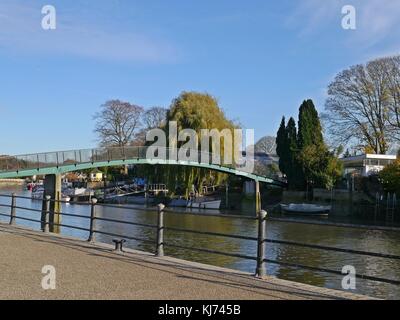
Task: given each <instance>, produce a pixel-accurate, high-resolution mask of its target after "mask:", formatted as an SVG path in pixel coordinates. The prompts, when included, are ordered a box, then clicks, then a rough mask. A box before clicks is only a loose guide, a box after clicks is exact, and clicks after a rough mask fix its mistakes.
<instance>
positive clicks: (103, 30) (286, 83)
mask: <svg viewBox="0 0 400 320" xmlns="http://www.w3.org/2000/svg"><path fill="white" fill-rule="evenodd" d="M47 4H50V5H53V6H54V7H55V8H56V10H57V29H56V30H50V31H44V30H43V29H42V28H41V19H42V17H43V15H42V14H41V9H42V7H43V6H44V5H47ZM345 4H352V5H354V6H355V8H356V10H357V29H356V30H344V29H343V28H342V27H341V19H342V13H341V8H342V6H343V5H345ZM399 27H400V3H399V2H398V1H392V0H364V1H362V0H354V1H351V0H346V1H341V0H325V1H320V0H304V1H294V0H281V1H255V0H253V1H251V0H250V1H231V0H230V1H226V0H218V1H216V0H214V1H209V0H202V1H194V0H192V1H190V0H186V1H185V0H168V1H165V0H160V1H155V0H154V1H132V0H119V1H118V0H108V1H101V0H76V1H61V0H58V1H56V0H46V1H29V0H24V1H22V0H2V1H1V3H0V154H21V153H30V152H38V151H52V150H62V149H73V148H88V147H92V146H96V144H97V142H96V137H95V135H94V133H93V121H92V116H93V114H94V113H95V112H96V111H97V110H98V108H99V106H100V105H101V104H102V103H104V102H105V101H106V100H109V99H114V98H118V99H122V100H126V101H129V102H132V103H135V104H138V105H142V106H144V107H151V106H169V104H170V102H171V100H172V99H173V98H174V97H176V96H177V95H179V93H180V92H182V91H184V90H186V91H188V90H196V91H201V92H208V93H210V94H212V95H214V96H216V97H217V98H218V100H219V102H220V105H221V106H222V107H223V108H224V110H225V112H226V114H227V116H228V117H230V118H233V119H238V120H240V122H241V123H242V124H243V126H244V127H245V128H253V129H255V134H256V138H259V137H261V136H263V135H273V134H275V132H276V130H277V127H278V126H279V122H280V119H281V117H282V115H286V116H297V109H298V107H299V105H300V103H301V102H302V100H304V99H307V98H312V99H313V100H314V101H315V103H316V105H317V107H318V109H319V110H320V111H322V110H323V105H324V100H325V97H326V87H327V85H328V84H329V82H330V81H331V80H332V79H333V77H334V76H335V74H336V73H337V72H339V71H340V70H342V69H344V68H347V67H348V66H350V65H353V64H356V63H363V62H365V61H367V60H369V59H372V58H374V57H379V56H384V55H392V54H397V53H398V52H399V49H400V44H399V43H400V42H399V40H400V39H399V38H400V33H399V32H398V30H399Z"/></svg>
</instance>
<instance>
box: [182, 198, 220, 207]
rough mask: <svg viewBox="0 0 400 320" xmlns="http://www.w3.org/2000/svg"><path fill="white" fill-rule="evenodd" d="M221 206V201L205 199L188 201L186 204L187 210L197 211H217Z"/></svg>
mask: <svg viewBox="0 0 400 320" xmlns="http://www.w3.org/2000/svg"><path fill="white" fill-rule="evenodd" d="M220 206H221V200H218V199H217V200H211V199H207V198H196V199H193V200H189V201H188V203H187V207H188V208H198V209H219V208H220Z"/></svg>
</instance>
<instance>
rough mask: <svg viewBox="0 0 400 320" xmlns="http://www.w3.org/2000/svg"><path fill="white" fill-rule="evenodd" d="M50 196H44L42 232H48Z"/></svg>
mask: <svg viewBox="0 0 400 320" xmlns="http://www.w3.org/2000/svg"><path fill="white" fill-rule="evenodd" d="M50 199H51V197H50V196H46V211H45V213H44V228H43V232H45V233H49V232H50Z"/></svg>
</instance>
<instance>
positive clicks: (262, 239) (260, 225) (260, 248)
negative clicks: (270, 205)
mask: <svg viewBox="0 0 400 320" xmlns="http://www.w3.org/2000/svg"><path fill="white" fill-rule="evenodd" d="M0 198H8V199H10V204H0V208H8V209H9V210H10V211H9V214H5V213H0V217H6V218H9V223H10V225H15V224H17V221H18V220H25V221H30V222H37V223H40V224H41V228H42V230H43V231H44V232H49V231H51V230H53V229H54V227H59V228H60V227H63V228H67V229H74V230H81V231H85V232H87V233H88V241H91V242H94V241H96V234H102V235H106V236H111V237H116V239H114V240H115V241H120V240H122V239H129V240H135V241H140V242H144V243H150V244H153V245H154V251H153V253H155V254H156V255H158V256H163V255H164V248H165V247H166V248H168V247H170V248H176V249H180V250H189V251H198V252H203V253H207V254H213V255H222V256H229V257H235V258H240V259H244V260H252V261H255V264H256V266H255V274H256V275H257V276H260V277H262V276H264V275H266V270H267V269H266V266H267V264H276V265H280V266H286V267H290V268H295V269H301V270H309V271H314V272H321V273H328V274H334V275H339V276H342V277H343V276H344V274H343V273H342V271H341V270H333V269H329V268H321V267H315V266H308V265H303V264H300V263H296V262H293V261H294V259H291V261H284V260H282V259H268V258H267V256H266V245H267V244H279V245H282V246H290V247H299V248H300V247H301V248H309V249H314V250H321V251H330V252H338V253H346V254H350V255H361V256H367V257H376V258H382V259H390V260H391V261H396V262H397V261H399V260H400V256H397V255H392V254H385V253H380V252H367V251H360V250H353V249H348V248H337V247H331V246H323V245H313V244H309V243H301V242H296V241H286V240H277V239H270V238H267V234H266V231H267V227H268V226H267V223H268V220H269V219H268V218H267V213H266V212H265V211H261V212H260V213H259V215H258V217H244V216H234V215H221V214H209V213H207V214H203V213H195V214H194V215H196V216H206V217H211V216H217V217H219V218H224V219H232V218H235V219H241V220H243V221H244V220H248V221H254V222H256V223H257V237H252V236H248V235H238V234H226V233H219V232H208V231H201V230H194V229H185V228H178V227H173V226H169V225H167V224H166V223H165V220H164V218H165V215H168V214H169V212H170V211H169V210H168V209H165V207H164V206H163V205H161V204H160V205H158V218H157V224H147V223H138V222H133V221H127V220H120V219H114V218H106V217H104V216H103V215H99V214H97V213H96V212H97V211H96V209H97V208H98V207H99V206H101V207H104V208H107V207H110V208H114V209H119V210H145V211H154V210H155V209H154V208H137V207H135V208H133V207H122V206H118V205H112V204H100V203H97V201H96V200H95V199H93V201H92V203H91V204H87V203H77V204H79V205H84V206H90V216H88V215H82V214H76V213H70V212H68V213H66V212H61V213H59V214H60V215H61V216H67V217H74V218H77V219H83V220H85V221H89V225H90V226H89V228H84V227H80V226H76V225H68V224H64V223H55V222H52V221H51V219H50V215H51V214H52V213H51V212H50V207H51V206H50V203H51V202H59V203H63V202H64V201H56V200H51V199H50V198H49V197H47V198H46V199H43V202H44V204H45V205H44V209H43V210H39V209H32V208H30V207H24V206H21V205H19V204H18V199H25V200H26V199H30V198H29V197H22V196H16V195H15V194H12V195H8V194H0ZM17 210H27V211H29V212H32V213H36V214H38V215H40V218H35V219H32V218H27V217H23V216H19V215H18V214H17ZM171 213H172V212H171ZM173 214H183V215H191V214H192V213H188V212H177V211H173ZM98 221H100V222H103V223H110V224H122V225H133V226H137V227H140V228H145V229H151V230H154V231H155V237H154V239H149V238H147V239H145V238H140V237H139V236H137V235H136V234H130V233H129V234H127V233H113V232H108V231H104V229H102V228H98V226H97V225H96V222H98ZM321 227H323V226H322V225H321ZM343 227H345V226H343ZM352 228H354V226H352ZM124 230H126V229H125V228H124ZM171 231H174V232H178V233H190V234H194V235H208V236H211V237H216V238H226V239H236V240H237V239H239V240H246V241H250V242H252V243H253V244H255V249H256V252H257V255H255V256H249V255H244V254H241V253H237V252H226V251H220V250H213V249H205V248H201V247H192V246H187V245H184V244H180V243H179V242H177V243H170V242H165V240H164V236H165V233H168V232H171ZM116 249H117V248H116ZM355 277H356V278H359V279H364V280H369V281H375V282H380V283H386V284H391V285H396V286H399V285H400V280H398V279H388V278H382V277H376V276H371V275H366V274H359V273H357V274H356V275H355Z"/></svg>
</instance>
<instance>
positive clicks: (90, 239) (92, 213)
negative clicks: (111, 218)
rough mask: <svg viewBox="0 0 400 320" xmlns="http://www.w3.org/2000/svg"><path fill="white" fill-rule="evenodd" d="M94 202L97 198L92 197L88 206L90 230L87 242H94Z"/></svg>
mask: <svg viewBox="0 0 400 320" xmlns="http://www.w3.org/2000/svg"><path fill="white" fill-rule="evenodd" d="M96 203H97V199H95V198H93V199H92V202H91V208H90V231H89V239H88V241H89V242H95V236H94V231H95V220H96Z"/></svg>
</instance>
